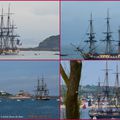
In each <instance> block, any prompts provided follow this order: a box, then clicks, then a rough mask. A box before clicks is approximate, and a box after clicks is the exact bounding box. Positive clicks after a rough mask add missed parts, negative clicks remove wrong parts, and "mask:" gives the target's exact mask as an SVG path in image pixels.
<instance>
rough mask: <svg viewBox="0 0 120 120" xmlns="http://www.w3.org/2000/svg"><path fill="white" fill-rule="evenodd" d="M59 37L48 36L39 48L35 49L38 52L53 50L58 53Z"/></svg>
mask: <svg viewBox="0 0 120 120" xmlns="http://www.w3.org/2000/svg"><path fill="white" fill-rule="evenodd" d="M59 38H60V36H59V35H56V36H50V37H48V38H46V39H45V40H43V41H42V42H40V44H39V46H38V47H37V48H38V49H39V50H53V51H58V50H59Z"/></svg>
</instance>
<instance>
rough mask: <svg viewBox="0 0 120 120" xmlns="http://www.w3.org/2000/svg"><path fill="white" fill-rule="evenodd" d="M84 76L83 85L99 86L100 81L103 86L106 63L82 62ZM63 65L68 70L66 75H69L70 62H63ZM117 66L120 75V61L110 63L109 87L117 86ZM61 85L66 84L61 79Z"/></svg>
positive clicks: (82, 78)
mask: <svg viewBox="0 0 120 120" xmlns="http://www.w3.org/2000/svg"><path fill="white" fill-rule="evenodd" d="M82 63H83V64H82V65H83V66H82V76H81V81H80V84H81V85H98V82H99V79H100V82H101V85H103V83H104V79H105V71H104V70H103V69H105V66H106V61H104V60H102V61H91V60H90V61H89V60H88V61H87V60H86V61H83V62H82ZM62 65H63V66H64V69H65V70H66V73H67V74H68V75H69V73H70V72H69V62H68V61H62ZM116 65H118V66H119V73H120V61H112V60H111V61H108V68H109V69H111V70H110V71H109V85H115V74H113V73H115V72H116ZM119 81H120V74H119ZM61 83H62V84H64V81H63V79H62V77H61Z"/></svg>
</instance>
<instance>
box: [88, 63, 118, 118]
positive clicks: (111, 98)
mask: <svg viewBox="0 0 120 120" xmlns="http://www.w3.org/2000/svg"><path fill="white" fill-rule="evenodd" d="M109 70H110V69H108V64H107V62H106V69H105V79H104V85H103V86H101V85H100V83H99V85H98V89H99V91H98V92H97V95H96V100H95V101H94V105H95V106H94V107H93V108H92V109H90V111H89V116H90V117H91V118H92V119H95V118H96V119H103V118H104V119H108V118H111V119H112V118H114V119H115V118H119V119H120V86H119V74H120V73H119V72H118V65H117V66H116V72H115V76H116V79H115V86H114V87H110V85H109V72H108V71H109ZM110 89H112V90H110Z"/></svg>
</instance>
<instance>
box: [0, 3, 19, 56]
mask: <svg viewBox="0 0 120 120" xmlns="http://www.w3.org/2000/svg"><path fill="white" fill-rule="evenodd" d="M12 14H13V13H11V12H10V4H9V7H8V13H7V14H5V13H4V12H3V8H2V12H1V15H0V19H1V20H0V54H4V55H17V54H18V53H19V49H18V46H19V45H21V43H20V40H19V39H18V37H19V35H17V34H15V29H17V27H16V26H15V25H14V22H13V20H12V17H11V16H12Z"/></svg>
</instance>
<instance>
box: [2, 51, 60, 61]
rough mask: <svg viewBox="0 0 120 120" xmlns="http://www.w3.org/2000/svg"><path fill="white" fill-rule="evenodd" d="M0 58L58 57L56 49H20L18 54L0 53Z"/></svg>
mask: <svg viewBox="0 0 120 120" xmlns="http://www.w3.org/2000/svg"><path fill="white" fill-rule="evenodd" d="M0 59H23V60H24V59H59V52H58V51H20V52H19V53H18V55H0Z"/></svg>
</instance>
